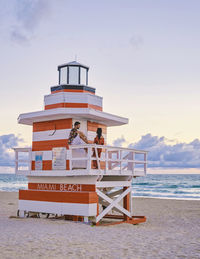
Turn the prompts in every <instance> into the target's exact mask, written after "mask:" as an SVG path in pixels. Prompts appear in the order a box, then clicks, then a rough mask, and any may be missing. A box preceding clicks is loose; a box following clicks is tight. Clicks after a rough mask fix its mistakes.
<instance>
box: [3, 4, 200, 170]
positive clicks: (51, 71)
mask: <svg viewBox="0 0 200 259" xmlns="http://www.w3.org/2000/svg"><path fill="white" fill-rule="evenodd" d="M199 13H200V1H198V0H196V1H193V0H190V1H189V0H187V1H186V0H168V1H163V0H152V1H151V0H146V1H143V0H140V1H134V0H106V1H105V0H101V1H94V0H93V1H92V0H91V1H89V0H84V1H81V0H74V1H72V0H56V1H53V0H9V1H7V0H0V53H1V55H0V57H1V58H0V69H1V72H0V87H1V102H0V108H1V113H0V120H1V127H0V144H1V145H0V166H2V167H3V168H4V167H7V166H9V165H11V164H12V159H13V155H12V153H11V151H10V148H11V147H12V146H13V145H14V146H17V145H18V146H29V145H31V137H32V136H31V133H32V132H31V130H32V129H31V127H29V126H25V125H18V124H17V117H18V115H19V114H20V113H25V112H31V111H39V110H42V109H43V96H44V95H46V94H49V93H50V87H51V86H54V85H57V84H58V71H57V66H58V65H60V64H63V63H66V62H69V61H73V60H74V59H75V56H77V61H78V62H80V63H83V64H85V65H88V66H89V67H90V70H89V85H90V86H92V87H95V88H96V94H97V95H100V96H103V98H104V99H103V109H104V111H106V112H109V113H113V114H116V115H121V116H124V117H128V118H129V120H130V121H129V124H128V125H126V126H121V127H116V128H111V129H109V131H108V143H109V144H115V145H123V146H128V145H130V146H134V147H137V148H142V149H146V150H149V151H150V153H149V158H150V161H152V163H154V162H155V163H154V164H153V166H152V167H163V168H172V167H177V168H179V169H185V168H196V169H198V168H200V140H199V139H200V122H199V117H200V98H199V96H200V73H199V69H200V30H199V28H200V15H199ZM196 169H195V170H196ZM0 171H1V170H0Z"/></svg>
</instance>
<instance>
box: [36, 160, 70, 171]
mask: <svg viewBox="0 0 200 259" xmlns="http://www.w3.org/2000/svg"><path fill="white" fill-rule="evenodd" d="M31 168H32V169H31V170H35V161H32V165H31ZM42 170H52V160H43V161H42ZM66 170H69V160H66Z"/></svg>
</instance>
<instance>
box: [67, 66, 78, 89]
mask: <svg viewBox="0 0 200 259" xmlns="http://www.w3.org/2000/svg"><path fill="white" fill-rule="evenodd" d="M69 84H75V85H77V84H79V67H73V66H69Z"/></svg>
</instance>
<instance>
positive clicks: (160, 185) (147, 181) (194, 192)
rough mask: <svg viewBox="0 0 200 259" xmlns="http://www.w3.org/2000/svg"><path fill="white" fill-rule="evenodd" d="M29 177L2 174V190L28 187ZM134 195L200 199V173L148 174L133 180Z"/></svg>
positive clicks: (0, 183)
mask: <svg viewBox="0 0 200 259" xmlns="http://www.w3.org/2000/svg"><path fill="white" fill-rule="evenodd" d="M27 186H28V184H27V178H26V177H24V176H20V175H15V174H0V191H6V192H17V191H18V190H19V189H27ZM132 188H133V192H132V195H133V196H134V197H149V198H164V199H184V200H200V174H148V175H147V176H145V177H137V178H134V179H133V182H132Z"/></svg>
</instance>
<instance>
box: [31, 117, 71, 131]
mask: <svg viewBox="0 0 200 259" xmlns="http://www.w3.org/2000/svg"><path fill="white" fill-rule="evenodd" d="M71 128H72V119H64V120H52V121H43V122H34V123H33V132H36V131H45V130H55V129H56V130H59V129H71Z"/></svg>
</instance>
